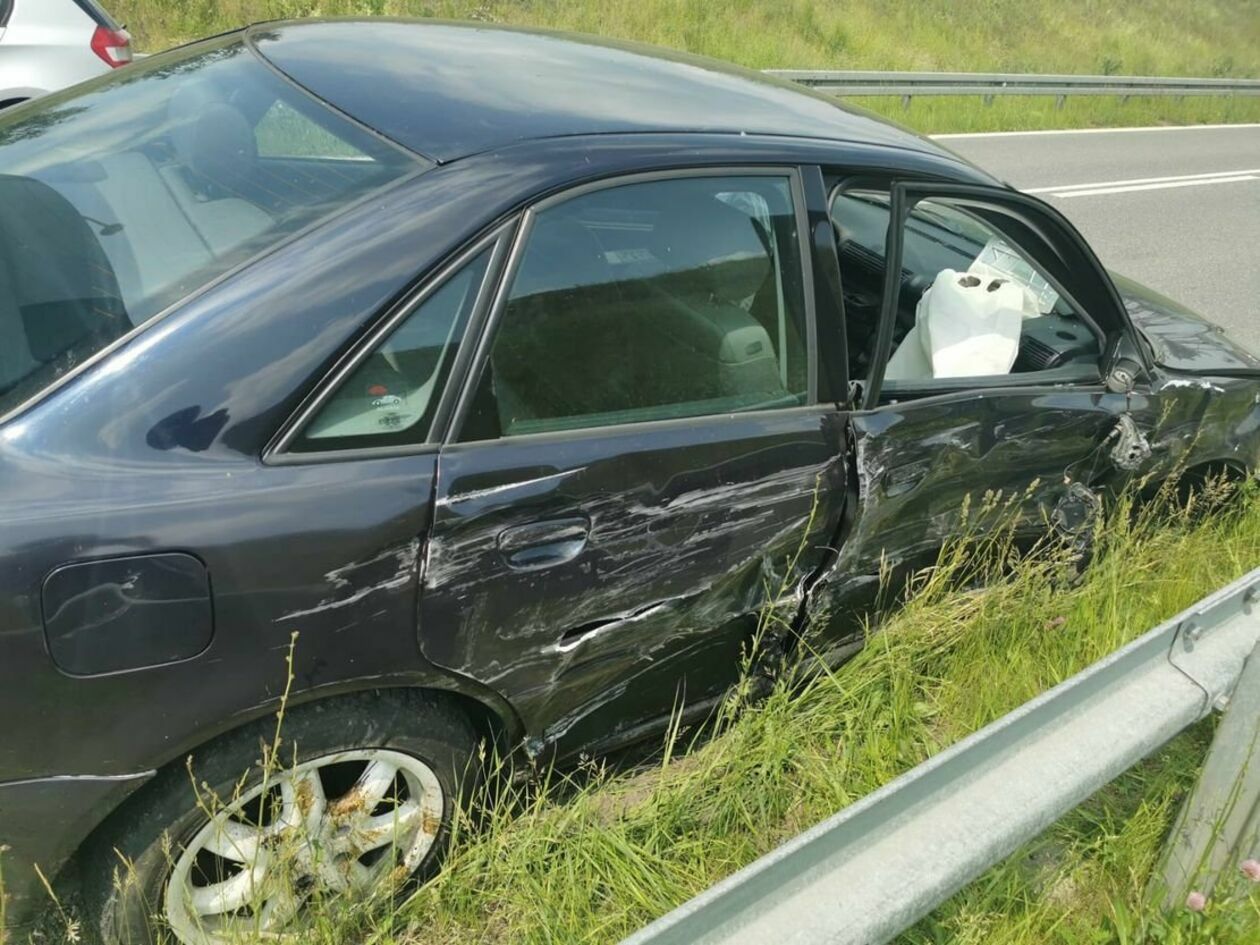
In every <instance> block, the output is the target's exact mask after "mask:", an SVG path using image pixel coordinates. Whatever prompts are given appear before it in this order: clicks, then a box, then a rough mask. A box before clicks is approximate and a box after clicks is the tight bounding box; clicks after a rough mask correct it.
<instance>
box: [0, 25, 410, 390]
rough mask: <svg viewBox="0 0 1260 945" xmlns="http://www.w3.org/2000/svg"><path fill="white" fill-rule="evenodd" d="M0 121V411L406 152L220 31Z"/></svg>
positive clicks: (323, 211) (396, 169) (356, 193)
mask: <svg viewBox="0 0 1260 945" xmlns="http://www.w3.org/2000/svg"><path fill="white" fill-rule="evenodd" d="M87 89H88V90H87V91H86V92H79V91H73V92H70V93H66V94H61V95H56V96H50V97H49V98H48V99H45V100H44V101H42V102H40V103H38V104H36V105H34V106H28V107H26V108H23V109H20V110H19V111H18V112H17V113H16V114H14V115H12V116H8V117H5V118H0V413H3V412H4V411H7V410H9V409H12V408H13V407H14V406H16V405H17V404H19V403H20V402H21V401H23V400H25V399H26V398H28V397H30V396H32V395H34V394H35V393H38V392H39V391H40V390H42V389H43V388H44V387H46V386H47V385H49V384H51V383H53V382H54V381H55V380H56V379H57V378H58V377H60V376H61V375H63V374H65V373H66V372H67V371H70V370H72V369H73V368H74V367H75V366H77V365H78V364H81V363H82V362H83V361H84V360H85V359H87V358H89V357H91V356H92V355H93V354H95V353H96V352H98V351H100V350H101V349H102V348H104V347H106V346H107V345H109V344H110V343H111V342H113V341H115V340H116V339H118V338H119V337H121V336H122V335H124V334H126V333H127V332H129V331H130V330H131V329H132V328H134V327H135V326H137V325H140V324H142V323H144V322H145V321H147V320H148V319H150V318H152V317H153V316H154V315H156V314H157V313H159V312H160V311H162V310H163V309H164V308H167V307H168V306H170V305H171V304H172V303H174V302H177V301H179V300H180V299H182V298H184V297H185V296H187V295H189V294H190V293H192V292H194V291H196V290H197V289H199V288H201V287H203V286H205V285H206V284H207V283H209V282H210V281H212V280H213V279H215V278H216V277H217V276H219V275H221V274H223V273H225V272H227V271H228V270H229V269H231V268H233V267H235V266H236V265H238V264H240V263H241V262H243V261H245V260H247V259H249V258H250V257H251V256H254V255H256V254H258V253H259V252H261V251H263V250H265V249H267V248H269V247H271V246H274V245H275V244H276V243H278V242H280V241H281V240H283V239H284V238H286V237H287V236H289V235H291V234H293V233H295V232H296V231H298V230H299V229H301V228H302V227H304V226H307V225H308V224H310V223H312V222H313V221H315V220H317V219H319V218H320V217H323V216H325V215H327V214H329V213H331V212H333V211H335V210H337V209H339V208H342V207H345V206H346V205H347V204H349V203H350V202H352V201H354V200H356V199H357V198H359V197H361V196H363V195H365V194H367V193H369V192H370V191H372V190H375V189H377V188H379V187H382V186H384V185H385V184H388V183H390V182H391V181H394V180H396V179H398V178H399V177H401V176H403V175H405V174H406V173H408V172H409V171H411V170H414V169H416V168H417V166H418V165H419V160H418V159H417V158H415V157H413V156H411V155H409V154H407V153H405V152H402V151H401V150H399V149H397V148H395V147H394V146H392V145H389V144H386V143H384V142H382V141H380V140H378V139H377V138H376V137H375V136H373V135H371V134H370V133H368V132H366V131H364V130H362V129H361V128H359V127H357V126H355V125H354V124H352V123H351V122H350V121H349V120H348V119H345V118H343V117H341V116H340V115H338V114H337V113H335V112H332V111H331V110H329V109H327V108H326V107H325V106H323V105H321V104H319V103H318V102H316V101H314V100H313V99H311V98H310V97H308V96H306V95H305V94H303V93H302V92H300V91H298V90H297V89H296V88H294V87H293V86H291V85H289V84H288V83H287V82H285V81H284V80H283V79H281V78H279V77H277V76H276V75H275V74H273V73H272V72H271V70H270V69H269V68H268V67H267V66H265V65H264V64H262V63H261V62H259V61H258V59H257V58H256V57H255V56H254V55H253V53H251V52H250V51H249V50H248V48H246V47H245V46H243V45H242V44H241V43H239V42H238V41H237V40H235V39H234V38H225V39H223V40H220V41H219V42H218V43H217V44H216V45H214V46H211V47H206V46H202V47H200V48H199V51H198V52H197V53H196V54H195V55H194V56H192V57H188V58H183V59H176V60H172V59H169V58H167V57H159V58H157V59H156V60H155V61H150V62H146V63H143V64H139V65H133V66H129V67H128V68H127V69H126V70H125V74H123V73H118V74H116V77H115V78H111V79H110V80H107V81H105V82H104V83H96V84H94V85H91V86H88V87H87Z"/></svg>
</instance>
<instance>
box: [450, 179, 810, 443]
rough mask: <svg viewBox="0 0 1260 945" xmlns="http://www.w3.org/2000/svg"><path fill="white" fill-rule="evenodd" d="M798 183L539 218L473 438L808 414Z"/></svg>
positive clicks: (627, 202)
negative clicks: (740, 414) (795, 410)
mask: <svg viewBox="0 0 1260 945" xmlns="http://www.w3.org/2000/svg"><path fill="white" fill-rule="evenodd" d="M798 236H799V234H798V233H797V226H796V214H795V210H794V205H793V199H792V188H791V181H790V179H789V178H788V177H786V176H784V177H778V176H764V177H762V176H746V177H729V178H720V177H688V178H680V179H676V180H660V181H650V182H642V183H632V184H625V185H621V186H617V187H612V188H608V189H604V190H599V191H595V192H592V193H587V194H584V195H580V196H577V197H575V198H573V199H571V200H569V201H567V202H565V203H562V204H560V205H557V206H553V207H551V208H549V209H546V210H544V211H542V212H541V213H539V214H538V216H537V218H536V219H535V222H534V225H533V228H532V230H531V231H530V233H529V234H528V236H527V244H526V247H525V250H524V255H523V257H522V260H521V264H520V267H519V270H518V271H517V273H516V275H515V277H514V279H513V281H512V285H511V288H510V291H509V294H508V299H507V304H506V306H505V308H504V310H503V311H502V313H501V315H500V318H499V324H498V327H497V329H496V334H495V337H494V340H493V346H492V348H491V353H490V357H489V361H488V363H487V364H486V365H485V367H484V369H483V374H482V376H481V378H480V383H479V387H478V389H477V391H476V393H475V395H474V398H473V401H472V408H471V414H470V416H469V418H468V420H467V421H466V423H465V427H464V433H463V438H464V439H489V438H493V437H496V436H515V435H522V434H530V433H543V432H549V431H554V430H570V429H577V428H582V427H594V426H606V425H611V424H624V423H636V422H644V421H650V420H661V419H670V418H675V417H691V416H700V415H706V414H723V413H731V412H734V411H746V410H766V409H774V408H782V407H790V406H796V405H799V404H802V403H805V401H806V399H807V390H808V367H807V366H808V355H807V344H806V338H807V331H806V313H805V294H804V286H803V278H802V268H801V257H800V246H799V238H798Z"/></svg>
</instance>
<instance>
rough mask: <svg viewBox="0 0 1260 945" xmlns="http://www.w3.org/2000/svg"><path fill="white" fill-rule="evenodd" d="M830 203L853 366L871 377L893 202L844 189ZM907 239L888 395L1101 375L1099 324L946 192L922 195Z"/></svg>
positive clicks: (857, 374) (880, 194)
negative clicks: (1049, 376)
mask: <svg viewBox="0 0 1260 945" xmlns="http://www.w3.org/2000/svg"><path fill="white" fill-rule="evenodd" d="M831 210H832V221H833V223H834V225H835V227H836V232H837V236H838V243H839V248H840V257H841V274H842V276H843V278H844V281H845V317H846V330H847V333H848V341H849V351H850V359H851V363H850V369H851V371H852V372H853V376H854V377H865V376H867V375H869V374H870V372H871V370H872V369H873V368H874V365H873V364H872V363H871V359H872V357H873V356H874V350H875V340H876V334H877V331H878V328H879V319H880V311H881V305H882V301H883V286H884V271H885V252H884V250H885V243H886V239H887V229H888V218H889V198H888V194H887V193H886V192H877V191H856V192H842V193H838V194H837V195H836V196H835V197H834V198H833V201H832V208H831ZM902 240H903V250H902V260H901V263H902V272H901V291H900V296H899V298H898V300H897V305H896V313H895V324H894V326H893V344H892V349H891V355H890V357H889V360H888V362H887V364H886V365H884V368H885V373H884V389H885V391H887V392H888V393H890V394H899V393H904V392H905V391H907V390H914V389H919V388H923V389H925V390H927V391H932V390H938V389H949V388H951V387H957V386H958V385H959V382H960V381H962V380H963V379H968V378H970V379H974V378H1001V377H1004V376H1008V375H1019V374H1029V373H1038V372H1046V371H1061V370H1071V369H1077V370H1078V372H1079V373H1081V374H1082V375H1084V374H1089V373H1091V372H1094V371H1096V370H1097V367H1098V361H1099V357H1100V356H1101V345H1100V343H1099V340H1098V338H1097V336H1096V334H1095V332H1094V329H1093V328H1092V327H1091V325H1090V324H1089V323H1088V321H1087V320H1086V319H1084V318H1082V317H1081V313H1080V312H1078V311H1077V310H1076V309H1075V308H1074V307H1073V306H1072V304H1071V303H1070V302H1069V301H1068V300H1067V299H1065V298H1063V297H1061V295H1060V293H1059V292H1058V290H1057V289H1056V288H1055V286H1054V284H1052V282H1051V280H1050V279H1048V278H1047V277H1046V274H1045V272H1044V271H1043V270H1042V268H1041V267H1040V266H1038V265H1037V264H1036V263H1035V262H1033V261H1032V259H1031V257H1030V255H1029V254H1028V253H1027V252H1026V251H1025V250H1024V249H1023V248H1021V247H1020V245H1019V244H1018V243H1017V242H1016V241H1014V240H1012V239H1011V238H1009V237H1008V236H1007V235H1006V234H1005V233H1003V232H1001V231H1000V230H998V229H997V228H996V227H995V226H994V225H993V224H992V223H990V222H989V221H988V220H983V219H981V218H980V217H978V216H977V215H976V214H974V213H973V212H971V211H970V210H969V209H966V208H963V207H961V206H959V205H957V204H956V203H954V202H952V201H950V200H947V199H944V198H933V199H923V200H919V201H918V202H917V203H916V204H914V206H913V207H912V208H911V210H910V213H909V215H908V217H907V220H906V223H905V225H904V232H903V234H902Z"/></svg>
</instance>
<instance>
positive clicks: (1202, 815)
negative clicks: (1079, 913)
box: [1150, 590, 1260, 909]
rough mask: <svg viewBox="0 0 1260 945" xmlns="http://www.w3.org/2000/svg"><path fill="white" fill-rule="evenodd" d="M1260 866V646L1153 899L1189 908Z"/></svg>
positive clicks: (1257, 603)
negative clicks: (1253, 862)
mask: <svg viewBox="0 0 1260 945" xmlns="http://www.w3.org/2000/svg"><path fill="white" fill-rule="evenodd" d="M1248 606H1249V607H1250V609H1252V610H1255V609H1257V608H1260V595H1257V594H1256V592H1255V591H1254V590H1253V591H1252V593H1251V594H1250V595H1249V599H1248ZM1257 858H1260V645H1257V646H1256V648H1255V649H1254V650H1253V651H1252V653H1251V656H1250V657H1248V659H1247V662H1246V665H1245V666H1244V667H1243V671H1242V675H1241V676H1240V677H1239V679H1238V685H1237V686H1236V687H1235V688H1234V693H1233V695H1232V696H1231V697H1230V698H1229V702H1228V704H1227V705H1226V708H1225V715H1224V717H1223V718H1222V719H1221V722H1220V725H1219V726H1218V728H1217V730H1216V735H1215V736H1214V737H1213V739H1212V747H1211V750H1210V751H1209V752H1208V756H1207V760H1206V761H1205V762H1204V765H1203V772H1202V774H1201V775H1200V778H1199V783H1198V785H1196V787H1195V789H1194V793H1193V794H1191V796H1190V799H1189V800H1188V801H1187V802H1186V804H1185V806H1184V807H1183V808H1182V810H1181V813H1180V815H1179V816H1178V818H1177V823H1176V826H1174V827H1173V831H1172V834H1171V835H1170V836H1169V838H1168V843H1167V846H1166V847H1165V850H1164V857H1163V865H1162V868H1161V870H1160V873H1159V874H1158V875H1157V876H1156V877H1155V878H1154V880H1153V882H1152V886H1151V890H1150V892H1151V897H1150V898H1151V900H1152V901H1153V902H1155V903H1161V904H1162V905H1163V907H1164V908H1165V909H1179V908H1183V907H1185V906H1186V905H1187V899H1188V897H1189V896H1190V894H1191V893H1199V894H1201V895H1202V896H1203V897H1205V898H1206V897H1209V896H1211V895H1212V892H1213V890H1215V889H1216V888H1217V886H1218V885H1219V884H1221V883H1222V881H1223V880H1224V878H1225V877H1226V876H1234V877H1237V876H1238V875H1239V869H1240V867H1241V865H1242V863H1244V862H1245V861H1247V860H1248V859H1257ZM1225 889H1228V887H1227V886H1226V887H1225ZM1223 891H1224V890H1223ZM1196 899H1197V897H1196ZM1196 905H1198V904H1197V903H1196ZM1199 908H1201V905H1199Z"/></svg>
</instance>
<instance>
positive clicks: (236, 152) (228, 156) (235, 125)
mask: <svg viewBox="0 0 1260 945" xmlns="http://www.w3.org/2000/svg"><path fill="white" fill-rule="evenodd" d="M167 115H168V117H169V118H170V120H171V123H172V127H171V141H172V143H173V144H174V145H175V153H176V156H177V157H178V159H179V162H180V163H181V164H182V165H183V166H184V168H185V169H186V170H187V171H188V172H189V173H190V175H191V177H192V178H193V181H192V182H193V183H194V184H195V185H197V186H198V187H202V188H209V189H214V190H217V191H220V192H222V193H223V194H225V195H234V194H236V193H237V192H238V191H239V190H240V188H241V187H242V185H244V184H247V183H248V182H249V181H251V180H252V179H253V178H254V170H255V163H256V162H257V160H258V143H257V141H256V140H255V138H254V129H253V128H252V127H251V126H250V124H249V121H248V120H247V119H246V118H245V116H244V115H242V114H241V113H240V112H239V111H238V110H237V109H235V108H233V107H232V106H231V105H229V104H227V103H226V102H224V101H223V100H222V99H221V98H219V97H218V95H217V94H216V93H215V91H214V90H213V89H212V88H209V87H207V86H206V85H205V84H204V83H199V84H194V85H189V86H185V87H184V88H182V89H180V90H179V91H178V92H176V93H175V94H174V95H172V96H171V101H170V104H169V105H168V106H167Z"/></svg>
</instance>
